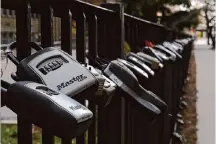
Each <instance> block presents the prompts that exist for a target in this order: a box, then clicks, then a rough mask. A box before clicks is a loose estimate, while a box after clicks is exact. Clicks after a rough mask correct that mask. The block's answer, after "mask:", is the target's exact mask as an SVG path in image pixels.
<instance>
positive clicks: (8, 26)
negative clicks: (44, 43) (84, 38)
mask: <svg viewBox="0 0 216 144" xmlns="http://www.w3.org/2000/svg"><path fill="white" fill-rule="evenodd" d="M60 29H61V23H60V19H59V18H56V17H54V19H53V37H54V41H58V40H59V39H60V35H61V33H60ZM40 31H41V30H40V15H39V14H32V18H31V41H36V42H39V41H40V37H41V33H40ZM15 40H16V15H15V11H14V10H9V9H1V44H8V43H10V42H12V41H15Z"/></svg>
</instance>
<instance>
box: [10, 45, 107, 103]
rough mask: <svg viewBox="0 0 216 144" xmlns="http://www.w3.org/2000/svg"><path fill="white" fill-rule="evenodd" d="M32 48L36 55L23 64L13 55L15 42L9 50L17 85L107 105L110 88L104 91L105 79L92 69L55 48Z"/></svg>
mask: <svg viewBox="0 0 216 144" xmlns="http://www.w3.org/2000/svg"><path fill="white" fill-rule="evenodd" d="M30 46H31V47H32V48H34V49H35V50H36V51H37V52H36V53H34V54H32V55H30V56H28V57H26V58H25V59H23V60H22V61H18V60H17V58H16V57H15V56H14V55H13V54H12V49H14V48H15V47H16V42H13V43H11V44H10V45H9V47H8V48H7V49H6V55H7V57H8V58H9V59H10V60H11V61H12V62H13V63H14V64H15V65H17V72H16V73H12V75H11V76H12V78H13V79H14V80H15V81H21V80H22V81H24V80H27V81H33V82H37V83H41V84H44V85H47V86H49V87H51V88H53V89H54V90H56V91H60V92H61V93H63V94H66V95H68V96H70V97H73V98H74V99H76V100H83V99H87V100H89V101H94V102H95V103H96V104H98V105H103V106H106V105H107V104H108V103H107V102H109V101H110V97H111V96H110V95H103V94H104V92H103V90H109V89H108V88H107V86H106V88H104V83H105V79H104V78H103V76H102V75H100V74H97V75H95V74H94V73H92V72H91V69H87V68H86V67H85V66H82V65H81V64H80V63H79V62H78V61H76V60H74V59H73V58H72V57H71V56H70V55H69V54H67V53H66V52H64V51H62V50H59V49H56V48H53V47H48V48H45V49H43V48H41V47H40V46H38V45H37V44H36V43H34V42H31V43H30ZM105 94H106V93H105Z"/></svg>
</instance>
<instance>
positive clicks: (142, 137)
mask: <svg viewBox="0 0 216 144" xmlns="http://www.w3.org/2000/svg"><path fill="white" fill-rule="evenodd" d="M1 7H2V8H4V9H12V10H15V12H16V39H17V57H18V59H19V60H22V59H23V58H25V57H27V56H29V55H30V54H31V48H30V47H29V45H28V43H29V42H30V41H31V13H37V14H40V17H41V46H42V47H44V48H45V47H49V46H53V45H54V42H53V39H52V38H53V36H52V35H53V28H52V27H53V24H52V22H53V21H52V18H53V16H55V17H59V18H61V49H62V50H64V51H66V52H67V53H69V54H71V55H73V54H72V44H71V43H72V33H71V32H72V24H71V22H72V19H73V20H75V21H76V59H77V60H78V61H79V62H81V63H85V62H86V58H85V51H86V44H85V42H86V41H85V38H86V32H88V35H87V37H88V51H89V54H90V55H91V56H92V57H93V58H94V57H97V55H99V56H100V57H105V58H107V59H109V60H114V59H116V58H122V57H123V45H124V41H127V42H128V43H129V44H130V46H131V48H132V51H133V52H137V51H138V49H137V47H141V46H143V45H144V41H145V40H149V41H152V42H153V43H155V44H159V43H162V42H163V41H172V40H174V39H175V38H178V37H180V35H179V34H176V33H175V32H173V31H172V30H170V29H168V28H166V27H164V26H162V25H158V24H155V23H150V22H148V21H145V20H142V19H139V18H136V17H133V16H130V15H127V14H125V13H124V7H123V5H122V4H102V5H101V7H98V6H94V5H91V4H88V3H85V2H82V1H74V0H17V1H13V0H2V6H1ZM191 49H192V42H190V43H189V44H188V45H187V46H186V47H185V48H184V52H183V54H182V57H183V58H182V60H180V59H179V60H177V61H176V62H175V63H167V64H166V65H165V67H164V68H163V69H162V71H160V72H158V73H156V74H155V76H154V77H153V78H151V79H149V80H146V81H143V82H142V83H143V85H144V86H145V88H146V89H149V90H151V91H152V92H154V93H155V94H157V95H158V96H159V97H160V98H162V99H163V100H164V101H165V102H166V103H167V104H168V106H169V109H168V111H167V112H166V114H164V116H161V117H160V118H158V119H157V120H156V121H154V122H153V123H151V124H149V123H146V122H144V121H142V117H145V115H142V113H141V112H139V111H138V110H131V109H130V105H129V103H130V102H129V101H127V99H123V97H122V94H123V93H122V92H121V91H120V90H119V91H117V92H116V94H115V96H114V97H113V99H112V101H111V103H110V104H109V105H108V106H107V107H99V106H97V105H95V104H94V103H92V102H89V106H88V107H89V109H90V110H91V111H92V112H94V121H93V123H92V125H91V127H90V128H89V129H88V131H87V132H86V134H84V135H82V136H79V137H77V138H76V144H84V143H88V144H96V143H98V144H168V143H169V142H170V140H171V138H172V133H173V131H174V125H175V120H176V113H177V111H178V104H179V99H180V97H181V88H182V86H183V84H184V78H185V77H186V75H187V68H188V63H189V58H190V53H191ZM89 64H93V62H92V61H91V60H90V61H89ZM82 103H84V101H83V102H82ZM42 129H43V128H42ZM87 133H88V134H87ZM30 143H32V124H31V122H29V121H26V119H25V116H22V115H19V114H18V144H30ZM42 143H43V144H53V143H54V138H53V136H52V135H50V134H49V132H46V131H42ZM69 143H71V140H62V144H69Z"/></svg>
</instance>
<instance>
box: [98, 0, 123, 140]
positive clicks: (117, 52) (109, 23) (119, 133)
mask: <svg viewBox="0 0 216 144" xmlns="http://www.w3.org/2000/svg"><path fill="white" fill-rule="evenodd" d="M101 6H102V7H104V8H107V9H111V10H113V11H115V12H116V16H115V17H106V18H104V21H105V25H104V27H105V33H106V34H105V37H106V39H105V41H106V45H104V51H103V52H102V51H100V50H99V49H98V53H99V55H100V53H102V55H103V56H104V57H106V58H107V59H109V60H114V59H116V58H122V57H123V46H124V6H123V4H121V3H106V4H102V5H101ZM99 34H100V32H99ZM99 37H100V35H99ZM99 43H101V42H99ZM122 94H123V93H122V92H121V91H120V89H118V90H117V91H116V94H115V96H113V98H112V101H111V103H110V104H109V105H108V106H107V107H106V109H104V110H101V109H100V111H99V116H100V113H103V111H105V112H106V134H107V136H105V139H103V140H102V141H101V142H102V143H103V144H105V143H106V144H124V143H125V141H124V139H125V137H124V121H123V120H124V115H123V112H122V111H123V108H124V103H123V101H122ZM99 118H100V117H99ZM98 138H99V137H98ZM98 141H99V143H100V138H99V139H98Z"/></svg>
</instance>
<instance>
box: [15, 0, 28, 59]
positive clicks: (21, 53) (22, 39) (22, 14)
mask: <svg viewBox="0 0 216 144" xmlns="http://www.w3.org/2000/svg"><path fill="white" fill-rule="evenodd" d="M17 4H18V7H17V9H16V40H17V58H18V59H19V60H22V59H24V58H25V57H27V56H29V55H30V54H31V49H30V47H29V42H30V41H31V6H30V4H29V3H28V2H27V1H26V0H20V2H19V3H17Z"/></svg>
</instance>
